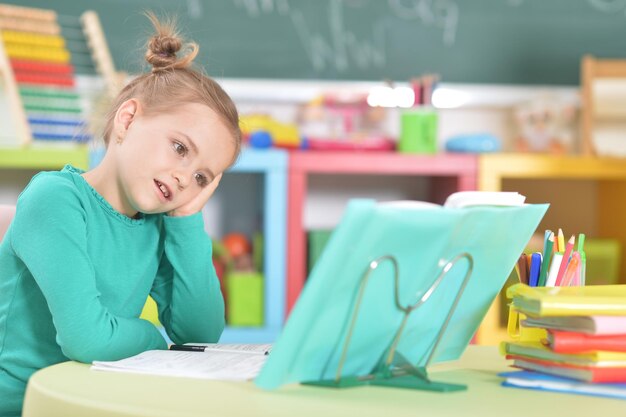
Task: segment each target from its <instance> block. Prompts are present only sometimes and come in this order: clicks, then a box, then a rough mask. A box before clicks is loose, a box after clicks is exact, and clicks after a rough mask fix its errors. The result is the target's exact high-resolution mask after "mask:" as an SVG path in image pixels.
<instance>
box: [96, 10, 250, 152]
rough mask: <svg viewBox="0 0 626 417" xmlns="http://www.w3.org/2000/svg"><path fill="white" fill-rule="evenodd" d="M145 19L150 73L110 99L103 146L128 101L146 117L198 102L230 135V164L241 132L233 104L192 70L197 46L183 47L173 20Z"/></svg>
mask: <svg viewBox="0 0 626 417" xmlns="http://www.w3.org/2000/svg"><path fill="white" fill-rule="evenodd" d="M146 16H147V17H148V18H149V19H150V21H151V22H152V25H153V26H154V29H155V31H156V33H155V34H154V35H153V36H152V37H151V38H150V39H149V40H148V44H147V51H146V55H145V58H146V61H148V63H149V64H150V65H151V66H152V71H151V72H149V73H144V74H142V75H140V76H138V77H137V78H135V79H133V80H132V81H131V82H130V83H129V84H128V85H127V86H126V87H124V88H123V89H122V91H120V93H119V94H118V95H117V97H116V98H115V99H114V100H113V103H112V105H111V108H110V109H109V111H108V113H107V115H106V117H105V125H104V130H103V137H104V142H105V144H107V145H108V143H109V140H110V138H111V134H112V133H113V119H114V118H115V114H116V112H117V109H118V108H119V107H120V106H121V105H122V104H123V103H124V102H125V101H127V100H129V99H131V98H135V99H137V100H139V102H140V103H141V105H142V109H143V112H144V114H146V115H151V114H157V113H160V112H164V111H167V110H171V109H172V108H176V107H177V106H179V105H181V104H186V103H199V104H204V105H206V106H208V107H209V108H210V109H211V110H213V111H214V112H215V113H216V114H217V115H218V117H219V118H220V119H221V120H222V122H223V123H224V124H225V125H226V126H227V128H228V130H229V131H230V133H231V134H232V137H233V140H234V143H235V154H234V156H233V160H232V161H231V164H232V163H234V162H235V160H236V159H237V156H238V155H239V151H240V149H241V130H240V128H239V115H238V113H237V108H236V107H235V104H234V103H233V101H232V99H231V98H230V97H229V96H228V94H226V92H225V91H224V90H223V89H222V87H220V85H219V84H218V83H217V82H215V81H214V80H213V79H212V78H211V77H209V76H207V75H205V74H204V73H202V72H201V71H199V70H196V69H194V68H192V62H193V60H194V58H195V57H196V55H198V45H197V44H196V43H194V42H189V43H186V44H183V40H182V39H181V37H180V35H179V34H178V32H177V31H176V24H175V21H174V20H173V19H171V18H170V19H167V20H166V21H165V22H160V21H159V20H158V19H157V17H156V16H155V15H154V14H153V13H151V12H148V13H146ZM181 49H186V50H187V53H186V54H184V55H183V56H181V57H179V56H177V53H178V52H179V51H181Z"/></svg>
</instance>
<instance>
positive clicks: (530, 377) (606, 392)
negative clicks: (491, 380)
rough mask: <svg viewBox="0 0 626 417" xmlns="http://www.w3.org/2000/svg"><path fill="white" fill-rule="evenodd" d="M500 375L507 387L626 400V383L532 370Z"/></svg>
mask: <svg viewBox="0 0 626 417" xmlns="http://www.w3.org/2000/svg"><path fill="white" fill-rule="evenodd" d="M498 376H501V377H504V378H505V380H504V381H503V382H502V385H503V386H505V387H514V388H524V389H534V390H540V391H553V392H562V393H568V394H580V395H591V396H594V397H608V398H619V399H622V400H626V384H624V383H611V384H597V383H591V382H583V381H579V380H576V379H570V378H563V377H558V376H553V375H548V374H543V373H540V372H532V371H514V372H503V373H501V374H498Z"/></svg>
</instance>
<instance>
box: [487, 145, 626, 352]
mask: <svg viewBox="0 0 626 417" xmlns="http://www.w3.org/2000/svg"><path fill="white" fill-rule="evenodd" d="M478 189H479V190H481V191H519V192H521V193H522V194H524V195H526V197H527V200H526V202H528V203H545V202H549V203H550V208H549V209H548V212H547V214H546V216H545V217H544V220H543V221H542V222H541V224H540V225H539V227H538V231H540V232H541V234H543V230H545V229H551V230H555V229H558V228H559V227H563V228H564V231H565V233H566V234H567V235H569V234H572V233H585V234H586V235H587V237H591V238H594V237H595V238H610V239H615V240H617V241H619V242H621V247H622V253H621V264H620V268H619V270H620V271H621V272H620V274H619V277H620V278H619V279H620V283H626V282H625V281H624V273H625V272H626V252H625V249H626V244H625V243H626V217H624V213H626V160H624V159H617V158H594V157H585V156H551V155H530V154H492V155H482V156H480V158H479V161H478ZM588 261H589V260H588ZM501 296H502V295H501ZM502 301H503V300H501V299H497V300H496V301H495V302H494V303H493V305H492V306H491V308H490V309H489V311H488V313H487V316H486V317H485V319H484V320H483V322H482V324H481V327H480V329H479V331H478V334H477V342H478V343H480V344H495V343H498V342H499V341H501V340H505V339H507V333H506V328H505V327H503V323H502V320H501V317H502V313H503V312H502V311H501V309H502V306H504V303H503V302H502Z"/></svg>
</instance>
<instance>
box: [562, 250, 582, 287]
mask: <svg viewBox="0 0 626 417" xmlns="http://www.w3.org/2000/svg"><path fill="white" fill-rule="evenodd" d="M579 265H580V253H578V252H574V253H573V254H572V259H571V260H570V261H569V263H568V264H567V269H566V270H565V275H564V276H563V281H561V286H562V287H569V286H571V285H573V284H574V276H575V275H576V273H577V272H578V266H579Z"/></svg>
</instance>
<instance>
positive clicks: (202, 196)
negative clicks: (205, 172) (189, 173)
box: [167, 174, 222, 217]
mask: <svg viewBox="0 0 626 417" xmlns="http://www.w3.org/2000/svg"><path fill="white" fill-rule="evenodd" d="M221 179H222V174H219V175H218V176H217V177H215V179H214V180H213V181H211V183H210V184H209V185H207V186H206V187H204V188H203V189H202V191H200V193H199V194H198V195H197V196H195V197H194V198H193V199H192V200H191V201H189V202H188V203H185V204H183V205H182V206H180V207H178V208H175V209H174V210H172V211H170V212H168V213H167V215H168V216H172V217H182V216H191V215H192V214H196V213H198V212H199V211H200V210H202V207H204V206H205V205H206V203H207V201H209V198H211V196H212V195H213V193H214V192H215V190H216V189H217V186H218V185H219V184H220V180H221Z"/></svg>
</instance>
